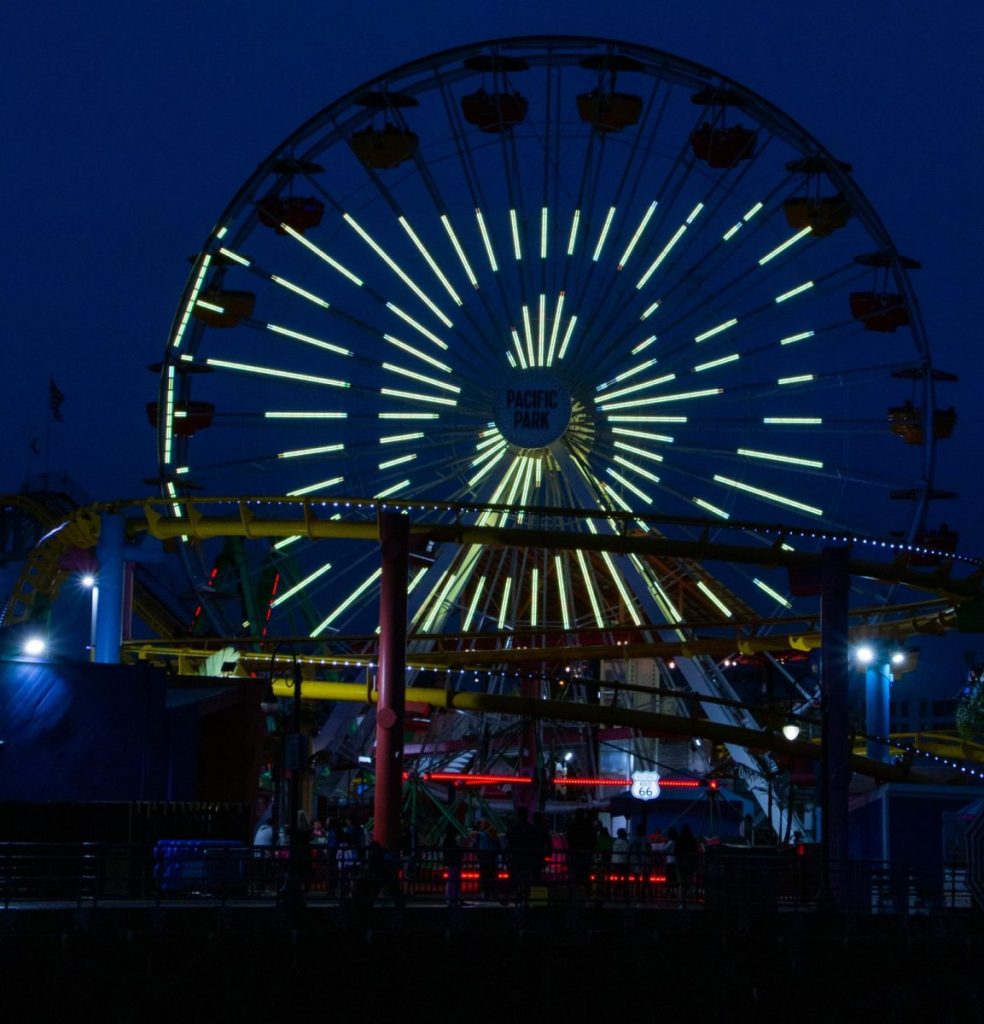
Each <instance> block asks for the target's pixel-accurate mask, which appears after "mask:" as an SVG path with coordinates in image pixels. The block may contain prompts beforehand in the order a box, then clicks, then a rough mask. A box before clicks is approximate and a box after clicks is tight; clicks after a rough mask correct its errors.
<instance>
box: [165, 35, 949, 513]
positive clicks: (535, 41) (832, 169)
mask: <svg viewBox="0 0 984 1024" xmlns="http://www.w3.org/2000/svg"><path fill="white" fill-rule="evenodd" d="M541 45H543V46H565V45H571V46H582V47H583V46H593V47H608V48H610V49H611V48H614V49H616V50H618V51H624V52H626V53H630V54H631V53H641V54H644V55H648V56H655V57H657V58H658V59H659V60H660V61H662V62H664V63H668V64H670V65H673V66H674V67H675V68H679V69H682V70H683V71H685V72H686V73H687V75H689V76H692V77H699V78H700V79H701V80H706V81H713V82H714V83H715V84H716V86H717V87H718V88H724V87H735V88H737V89H740V90H741V93H742V95H743V96H745V97H747V98H748V99H749V101H750V103H752V104H753V105H754V109H755V112H756V115H758V112H759V111H766V112H767V113H768V115H769V117H770V119H775V120H776V123H778V124H780V125H782V126H783V128H784V129H786V130H787V131H788V132H790V133H792V135H793V136H794V137H795V138H797V139H800V140H805V143H806V144H807V145H808V147H809V150H810V151H811V152H813V153H815V154H818V155H819V157H820V158H821V159H823V160H824V161H826V162H827V163H828V171H827V173H828V176H829V177H830V178H831V180H833V181H834V182H835V183H836V184H837V185H838V186H839V187H841V188H842V189H843V190H844V191H845V192H848V193H850V195H851V197H852V204H853V205H854V207H855V212H858V213H859V214H861V215H862V219H863V220H864V222H865V227H866V230H867V231H868V233H869V234H871V235H872V236H873V237H874V238H875V239H876V240H877V241H885V242H886V243H887V244H886V245H885V246H884V250H885V252H886V253H887V259H888V261H889V262H890V263H891V264H892V268H893V272H894V279H895V280H897V281H899V282H902V283H903V284H904V287H905V289H906V295H907V300H908V299H910V298H911V307H912V314H913V322H912V324H911V329H912V335H913V339H914V341H915V344H916V348H917V351H918V352H919V353H920V354H921V355H923V356H924V360H923V362H924V367H923V371H922V372H923V376H922V388H923V394H922V401H923V404H924V408H926V409H928V410H932V409H933V408H934V406H933V388H932V379H933V378H932V364H931V362H930V360H929V357H928V343H927V342H926V338H925V333H924V330H923V326H922V321H921V317H920V316H919V314H918V306H917V304H916V302H915V295H914V291H913V290H912V289H911V285H910V282H909V279H908V274H907V273H906V271H905V268H904V267H903V266H902V263H901V258H900V257H899V254H898V252H897V250H896V249H895V247H894V245H893V244H892V242H891V239H890V237H889V236H888V234H887V232H886V231H885V229H884V226H883V225H882V223H881V221H880V219H879V218H878V216H877V214H876V212H875V211H874V208H873V206H871V204H870V202H869V201H868V200H867V198H866V197H865V196H864V194H863V193H862V192H861V190H860V189H859V188H858V187H857V185H856V183H854V181H853V178H851V176H850V173H849V171H846V170H844V169H843V168H842V167H841V166H840V165H839V164H838V163H837V161H836V160H834V158H833V156H832V154H830V153H829V151H827V150H826V148H825V147H823V146H822V145H821V144H820V143H819V141H818V140H816V139H815V138H814V137H813V136H812V135H811V134H810V133H808V132H806V130H805V129H803V128H802V126H801V125H799V124H798V123H797V122H795V121H794V120H793V119H792V118H790V117H789V115H787V114H785V113H784V112H783V111H781V110H780V109H779V108H778V107H776V106H775V105H773V104H771V103H770V102H769V101H768V100H765V99H764V98H762V97H760V96H758V95H757V94H755V93H753V92H752V91H751V90H748V89H747V88H746V87H745V86H743V85H741V83H739V82H737V81H735V80H733V79H731V78H729V77H728V76H724V75H721V74H719V73H718V72H716V71H713V70H712V69H709V68H705V67H703V66H701V65H698V64H695V63H694V62H691V61H688V60H686V59H684V58H680V57H677V56H675V55H673V54H668V53H665V52H664V51H660V50H655V49H653V48H650V47H645V46H642V45H640V44H634V43H623V42H619V41H615V40H606V39H597V38H594V37H580V36H524V37H515V38H504V39H495V40H489V41H485V42H480V43H471V44H466V45H463V46H458V47H452V48H449V49H447V50H444V51H441V52H439V53H435V54H430V55H428V56H425V57H422V58H418V59H417V60H415V61H411V62H408V63H406V64H404V65H401V66H400V67H399V68H396V69H392V70H391V71H388V72H385V73H383V74H381V75H378V76H376V77H374V78H372V79H369V80H368V81H367V82H364V83H362V84H361V85H360V86H358V87H357V88H356V89H353V90H351V91H350V92H348V93H346V94H345V95H344V96H342V97H340V98H339V99H337V100H335V101H333V102H332V103H330V104H328V105H327V106H326V107H324V108H322V110H321V111H319V112H318V113H316V114H315V115H314V116H313V117H311V118H309V119H308V121H306V122H305V123H304V124H302V125H301V126H300V127H299V128H298V129H296V130H295V131H294V132H292V133H291V134H290V135H289V136H287V138H286V139H285V140H284V141H283V142H282V143H281V144H280V145H279V146H277V147H276V148H275V149H274V150H273V151H272V152H271V153H270V155H269V156H268V157H267V158H266V159H265V160H264V161H263V162H261V164H260V165H259V166H258V168H257V170H256V171H255V172H254V173H253V174H252V175H251V176H250V177H249V178H248V179H247V181H246V182H245V183H244V185H243V186H242V187H241V189H240V190H239V191H238V192H237V194H236V195H235V197H234V198H233V200H232V201H230V203H229V204H228V205H227V207H226V209H225V211H224V212H223V215H222V217H220V219H219V221H218V222H217V224H218V225H221V224H225V223H230V222H232V221H234V220H235V219H236V217H237V216H239V215H240V214H241V213H242V211H243V210H244V209H246V208H247V206H248V205H249V204H251V203H252V202H253V201H254V200H252V199H251V198H250V197H251V196H253V195H255V194H256V192H257V185H258V184H260V183H262V182H263V181H264V180H266V179H268V178H269V177H270V173H271V168H272V167H273V166H274V164H275V163H276V161H277V160H280V159H283V157H284V155H285V153H287V152H288V151H290V152H291V153H293V152H294V149H295V147H296V144H297V143H298V142H301V141H303V140H305V139H309V138H311V137H312V136H313V135H314V133H315V132H316V131H317V130H318V128H319V126H321V125H323V124H325V123H326V122H327V121H329V120H331V119H332V118H334V117H337V115H338V112H339V111H343V110H346V109H348V108H350V107H351V106H352V105H353V104H354V103H355V102H356V100H357V98H358V97H359V96H360V95H364V94H365V93H366V92H367V91H369V90H371V89H372V88H373V87H374V86H379V85H387V84H392V83H398V82H399V81H400V80H401V79H402V78H405V77H406V76H408V75H410V74H412V73H414V72H415V71H416V70H418V69H421V68H424V69H426V68H429V67H432V66H435V65H439V64H446V63H449V62H451V61H453V60H455V59H458V58H460V57H461V56H462V55H463V54H468V53H475V52H481V51H490V50H492V49H493V48H496V47H500V48H501V47H506V48H520V49H522V48H528V47H535V46H541ZM757 119H758V118H757ZM338 141H339V140H338V139H333V140H332V141H330V142H328V143H325V144H324V145H323V146H322V147H321V150H324V149H327V148H330V146H331V145H334V144H336V142H338ZM321 150H317V149H316V148H314V147H311V148H309V149H308V150H307V151H305V153H303V154H302V155H301V156H300V157H298V159H300V160H306V159H309V158H310V157H313V156H314V155H317V153H318V152H320V151H321ZM249 230H250V231H252V230H253V228H252V227H250V229H249ZM214 237H215V232H214V230H213V232H212V233H210V234H209V236H208V239H207V241H206V245H205V246H204V247H203V251H205V249H206V248H207V247H208V246H209V245H211V244H212V243H213V240H214ZM196 279H200V270H199V268H198V267H197V266H196V267H194V268H193V271H192V275H191V277H190V278H189V281H188V284H187V285H186V288H185V293H184V296H183V298H182V302H181V303H179V307H178V313H177V314H176V317H175V323H177V321H178V320H179V318H180V316H181V310H182V308H183V307H184V306H186V300H187V297H188V295H189V294H190V293H191V291H192V289H193V288H194V286H195V281H196ZM173 329H174V328H173V327H172V332H173ZM196 329H197V330H198V335H199V336H200V335H201V334H202V332H203V331H204V330H205V328H203V327H202V328H196ZM169 357H170V352H169V353H168V354H167V355H166V360H165V362H167V360H168V358H169ZM166 387H167V384H166V382H165V381H164V375H163V374H162V384H161V396H160V398H161V400H160V403H159V407H160V408H161V409H163V408H164V407H165V406H164V401H163V397H164V389H165V388H166ZM934 451H935V442H934V438H933V432H932V431H926V437H925V439H924V442H923V452H924V474H923V477H924V479H923V480H922V482H921V489H920V487H917V491H919V494H918V497H917V507H922V508H924V507H925V505H926V502H927V500H928V495H929V494H930V493H931V490H932V483H931V481H932V468H933V453H934ZM162 474H163V470H162ZM165 493H166V494H170V496H172V497H174V494H171V493H170V492H169V491H167V490H166V491H165ZM184 493H187V492H184ZM920 518H921V516H920V514H919V513H918V512H916V513H915V514H914V518H913V525H912V526H911V527H910V532H913V531H914V530H915V529H916V524H917V522H918V521H919V520H920Z"/></svg>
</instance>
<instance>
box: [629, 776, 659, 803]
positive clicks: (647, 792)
mask: <svg viewBox="0 0 984 1024" xmlns="http://www.w3.org/2000/svg"><path fill="white" fill-rule="evenodd" d="M632 795H633V796H634V797H635V798H636V799H637V800H655V799H656V797H658V796H659V772H633V773H632Z"/></svg>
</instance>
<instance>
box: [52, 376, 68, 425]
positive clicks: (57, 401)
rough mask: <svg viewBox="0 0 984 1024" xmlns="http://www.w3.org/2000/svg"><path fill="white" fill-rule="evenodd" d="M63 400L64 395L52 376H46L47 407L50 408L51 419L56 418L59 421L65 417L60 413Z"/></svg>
mask: <svg viewBox="0 0 984 1024" xmlns="http://www.w3.org/2000/svg"><path fill="white" fill-rule="evenodd" d="M64 401H65V396H64V394H63V393H62V392H61V390H60V389H59V387H58V385H57V384H56V383H55V378H54V377H49V378H48V408H49V409H51V416H52V419H55V420H57V421H58V422H59V423H61V422H62V421H63V420H64V419H65V417H64V416H62V414H61V407H62V402H64Z"/></svg>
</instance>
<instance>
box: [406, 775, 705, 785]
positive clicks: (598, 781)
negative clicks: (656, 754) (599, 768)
mask: <svg viewBox="0 0 984 1024" xmlns="http://www.w3.org/2000/svg"><path fill="white" fill-rule="evenodd" d="M409 777H410V774H409V772H404V773H403V778H404V781H406V780H407V779H408V778H409ZM420 777H421V779H423V780H424V782H456V783H459V784H460V785H463V786H531V785H532V784H533V780H532V779H531V778H529V777H528V776H526V775H467V774H465V773H463V772H423V773H421V776H420ZM553 781H554V785H555V786H618V787H621V788H623V789H624V788H626V787H628V786H631V785H632V780H631V779H602V778H584V777H578V778H571V779H566V778H559V779H554V780H553ZM659 785H660V788H666V789H699V788H700V787H701V786H704V785H707V786H708V787H709V788H711V789H717V780H716V779H711V780H710V782H707V783H705V782H703V781H702V780H701V779H660V780H659Z"/></svg>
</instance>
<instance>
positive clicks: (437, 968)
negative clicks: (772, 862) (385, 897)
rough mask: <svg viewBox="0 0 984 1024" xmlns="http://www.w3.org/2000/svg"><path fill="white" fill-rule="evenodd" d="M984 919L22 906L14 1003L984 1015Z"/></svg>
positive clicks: (5, 977)
mask: <svg viewBox="0 0 984 1024" xmlns="http://www.w3.org/2000/svg"><path fill="white" fill-rule="evenodd" d="M982 917H984V915H980V914H976V913H974V912H971V911H968V912H966V913H963V914H949V915H945V916H929V915H927V916H918V915H917V916H906V917H894V916H890V915H879V916H871V915H868V916H853V915H845V914H834V913H832V914H825V913H819V912H814V913H808V912H792V913H788V912H787V913H776V912H766V913H762V914H756V913H754V912H752V911H750V910H748V909H747V908H746V909H745V910H743V911H742V912H741V913H740V914H736V913H717V912H713V911H710V910H707V909H706V908H704V909H700V910H686V909H685V910H680V909H671V908H668V907H667V908H664V909H654V908H652V907H645V908H638V907H629V906H602V907H598V906H591V905H587V904H585V905H576V904H570V905H567V906H542V907H528V908H523V907H508V908H503V907H500V906H498V905H481V906H471V907H464V908H460V909H449V908H447V907H444V906H440V905H429V906H428V905H408V906H406V907H402V908H400V907H395V906H376V907H362V908H359V907H354V906H349V907H346V906H338V905H325V904H322V905H315V906H311V907H308V908H305V909H303V910H300V911H294V912H291V911H289V910H288V909H287V908H284V907H276V906H269V905H266V906H231V905H227V906H224V907H223V906H216V905H211V904H209V905H194V904H191V905H188V904H172V905H160V906H153V905H149V906H136V905H134V906H124V905H120V906H109V905H97V906H93V907H85V906H78V905H77V906H74V907H73V906H63V907H51V906H49V907H43V906H39V905H35V906H20V907H9V908H7V909H6V910H2V911H0V965H2V966H0V993H2V994H3V1002H4V1013H3V1018H4V1019H5V1020H8V1021H11V1022H14V1021H21V1020H28V1021H39V1020H72V1021H76V1020H79V1021H81V1020H90V1019H91V1020H99V1021H121V1022H123V1021H125V1022H130V1021H142V1020H160V1019H170V1020H177V1019H183V1020H184V1019H186V1020H189V1021H209V1022H212V1021H226V1020H229V1021H252V1020H259V1019H262V1018H265V1019H269V1020H283V1019H290V1018H295V1017H296V1016H297V1015H298V1014H301V1015H303V1017H304V1018H305V1019H310V1020H315V1019H317V1020H326V1021H328V1020H334V1019H341V1020H346V1021H347V1020H359V1021H396V1020H430V1021H435V1022H437V1021H445V1020H453V1021H464V1022H469V1021H477V1020H483V1021H484V1020H498V1021H510V1020H513V1021H525V1020H527V1019H536V1020H543V1021H546V1020H548V1019H549V1020H550V1021H551V1022H554V1021H556V1022H567V1021H571V1022H578V1021H586V1020H597V1021H608V1020H614V1019H624V1018H625V1016H626V1015H628V1014H631V1015H632V1019H633V1020H634V1021H642V1020H652V1021H659V1022H661V1024H677V1022H681V1024H682V1022H684V1021H686V1022H688V1024H689V1022H698V1021H699V1022H702V1024H703V1022H708V1024H715V1022H719V1021H720V1022H725V1021H727V1022H741V1021H773V1020H775V1021H779V1020H782V1021H797V1022H800V1021H801V1022H804V1024H812V1022H828V1021H831V1022H832V1021H837V1022H841V1021H844V1022H850V1021H862V1020H864V1021H869V1020H877V1021H879V1022H895V1021H906V1022H908V1021H912V1022H914V1024H915V1022H919V1024H948V1022H962V1021H975V1022H976V1021H979V1020H980V1014H981V1010H980V1006H981V1001H982V999H984V920H982Z"/></svg>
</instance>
